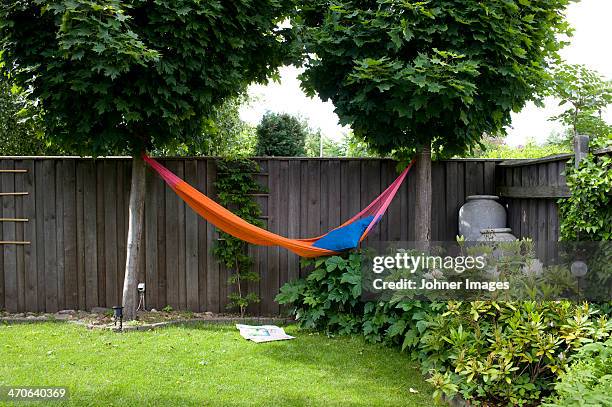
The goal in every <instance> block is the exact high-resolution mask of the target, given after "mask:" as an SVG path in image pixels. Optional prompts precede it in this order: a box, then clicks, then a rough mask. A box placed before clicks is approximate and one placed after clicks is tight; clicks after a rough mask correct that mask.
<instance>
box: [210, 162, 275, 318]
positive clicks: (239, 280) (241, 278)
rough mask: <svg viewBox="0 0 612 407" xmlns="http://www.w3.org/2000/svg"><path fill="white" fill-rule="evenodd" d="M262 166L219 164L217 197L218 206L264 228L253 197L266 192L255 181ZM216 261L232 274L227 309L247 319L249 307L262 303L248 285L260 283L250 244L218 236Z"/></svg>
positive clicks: (234, 163)
mask: <svg viewBox="0 0 612 407" xmlns="http://www.w3.org/2000/svg"><path fill="white" fill-rule="evenodd" d="M257 172H259V166H258V165H257V163H255V162H254V161H253V160H250V159H243V158H235V159H222V160H219V161H218V162H217V181H216V182H215V187H216V188H217V196H218V197H219V202H220V203H221V204H222V205H223V206H225V207H226V208H228V209H230V210H231V211H232V212H233V213H234V214H236V215H237V216H239V217H241V218H242V219H244V220H245V221H247V222H249V223H251V224H253V225H256V226H263V223H262V221H261V209H260V208H259V205H257V202H255V200H254V199H253V197H252V195H251V194H253V193H256V192H263V191H264V189H263V187H262V186H261V185H259V184H258V183H257V182H256V181H255V179H254V178H253V174H255V173H257ZM213 254H214V255H215V257H216V258H217V259H218V260H219V261H220V262H221V263H222V264H223V265H224V266H225V267H227V269H228V270H229V272H230V277H229V278H228V283H229V284H230V285H232V286H233V287H234V288H235V291H234V292H232V293H230V294H229V295H228V299H229V300H230V302H229V304H228V307H230V308H237V309H238V310H239V311H240V316H244V314H245V313H246V309H247V307H248V306H249V304H252V303H257V302H259V297H258V296H257V294H256V293H252V292H251V293H249V292H247V287H246V283H247V282H249V281H252V282H255V281H259V274H258V273H257V272H255V271H253V259H252V258H251V257H250V256H249V254H248V244H247V243H246V242H245V241H244V240H240V239H238V238H236V237H234V236H231V235H229V234H227V233H225V232H219V240H218V241H217V243H216V244H215V246H214V248H213Z"/></svg>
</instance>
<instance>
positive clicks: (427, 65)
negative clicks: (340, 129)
mask: <svg viewBox="0 0 612 407" xmlns="http://www.w3.org/2000/svg"><path fill="white" fill-rule="evenodd" d="M571 1H572V0H553V1H550V0H546V1H544V0H518V1H514V0H506V1H496V2H487V1H480V0H439V1H420V2H414V1H400V0H372V1H361V0H335V1H327V0H312V1H310V2H308V3H307V4H306V5H304V6H303V9H302V12H301V13H300V15H299V16H298V17H297V18H295V19H294V21H293V24H294V26H295V28H296V29H297V30H298V33H299V36H300V38H301V40H302V41H303V46H304V52H305V68H306V70H305V72H304V73H303V75H302V77H301V79H302V84H303V87H304V88H305V90H306V91H307V92H308V93H310V94H314V93H315V92H316V93H318V95H319V96H320V97H321V98H322V99H324V100H331V101H332V102H333V103H334V105H335V107H336V113H337V114H338V115H339V117H340V119H341V122H342V123H343V124H349V125H351V126H352V128H353V130H354V131H355V134H356V135H357V136H358V137H361V138H365V139H366V140H367V141H368V143H369V144H370V145H371V146H372V147H374V148H376V149H377V150H378V151H379V152H381V153H388V152H390V151H393V150H398V149H410V150H412V149H418V148H419V147H422V146H429V145H430V143H431V145H432V146H433V148H434V149H436V150H438V151H442V152H443V153H444V154H447V155H451V154H456V153H460V152H462V151H463V150H465V149H466V148H467V147H469V146H472V145H475V144H477V143H478V140H479V139H480V137H481V136H482V135H483V134H495V133H498V132H500V131H503V130H502V129H503V127H504V126H506V125H508V124H509V123H510V113H511V112H512V111H518V110H520V109H521V108H522V107H523V105H524V104H525V102H526V101H528V100H535V99H536V97H537V94H538V92H539V91H540V90H541V89H542V88H543V84H544V82H545V78H546V72H545V71H546V69H547V67H548V66H549V64H550V63H551V62H552V61H553V60H555V59H556V58H557V51H558V50H559V49H560V47H561V46H562V45H563V42H562V41H560V40H559V39H558V38H559V34H561V33H569V28H568V25H567V23H566V22H565V20H564V15H563V11H564V9H565V7H566V6H567V5H568V4H569V3H570V2H571Z"/></svg>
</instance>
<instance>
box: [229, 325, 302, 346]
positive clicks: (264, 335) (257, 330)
mask: <svg viewBox="0 0 612 407" xmlns="http://www.w3.org/2000/svg"><path fill="white" fill-rule="evenodd" d="M236 328H237V329H239V330H240V335H242V337H243V338H244V339H248V340H250V341H253V342H258V343H259V342H271V341H284V340H286V339H294V338H295V337H294V336H291V335H287V334H286V333H285V330H284V329H283V328H280V327H278V326H275V325H260V326H256V325H242V324H236Z"/></svg>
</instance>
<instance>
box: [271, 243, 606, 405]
mask: <svg viewBox="0 0 612 407" xmlns="http://www.w3.org/2000/svg"><path fill="white" fill-rule="evenodd" d="M366 255H367V253H365V252H363V251H361V252H354V253H350V254H348V255H347V256H345V257H342V256H331V257H326V258H319V259H316V260H306V261H305V262H304V265H305V266H307V267H310V268H311V270H312V271H311V272H310V274H309V275H308V276H307V277H306V278H304V279H300V280H298V281H295V282H291V283H287V284H286V285H285V286H283V287H282V288H281V292H280V294H279V295H278V296H277V298H276V300H277V301H278V302H280V303H281V304H289V305H291V306H292V308H291V309H290V311H291V312H292V314H293V315H295V316H296V318H297V320H298V321H299V323H300V324H301V325H302V326H303V327H305V328H310V329H317V330H323V331H326V332H327V333H328V334H336V333H338V334H356V333H357V334H362V335H364V336H365V338H366V339H367V340H369V341H373V342H383V343H386V344H388V345H391V346H397V347H400V348H401V349H402V350H406V351H408V352H410V353H411V355H412V356H413V357H414V358H415V359H417V360H419V361H420V363H421V366H422V368H423V371H424V373H425V372H427V373H429V374H430V375H431V377H430V379H429V381H430V382H431V383H432V384H433V385H434V387H436V394H437V395H438V396H440V395H441V394H443V393H444V394H446V395H448V396H453V395H454V394H455V393H460V394H461V395H462V396H463V397H464V398H466V399H468V400H470V401H471V402H473V403H478V402H480V401H483V400H487V401H490V402H494V403H497V404H512V405H532V404H537V403H538V402H539V401H540V400H542V399H543V398H545V397H547V396H549V395H550V394H551V393H552V392H553V390H554V388H553V387H554V383H555V382H556V380H557V378H558V376H559V375H560V374H561V373H563V372H564V370H565V369H566V368H567V364H568V360H570V358H571V357H572V355H574V354H576V352H577V351H578V349H580V348H581V347H582V346H583V345H584V344H585V343H589V342H592V341H597V340H602V339H605V338H608V337H609V336H610V331H611V330H612V324H611V323H610V322H609V321H608V319H607V316H600V315H599V314H600V312H599V310H596V309H594V308H593V307H592V306H590V305H589V304H582V305H579V304H574V303H571V302H568V301H542V302H535V301H522V302H519V301H514V302H495V301H472V302H457V301H448V302H424V301H414V300H410V299H406V298H402V297H398V296H396V297H393V298H392V299H390V300H385V301H362V300H361V292H362V287H361V264H362V262H363V261H364V258H365V256H366Z"/></svg>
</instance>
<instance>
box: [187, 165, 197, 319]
mask: <svg viewBox="0 0 612 407" xmlns="http://www.w3.org/2000/svg"><path fill="white" fill-rule="evenodd" d="M185 180H186V181H187V182H188V183H190V184H191V185H197V182H198V163H197V162H196V161H195V160H188V161H185ZM198 260H199V257H198V215H197V213H195V212H194V211H193V210H192V209H191V208H189V207H186V208H185V285H186V290H187V292H186V308H187V309H188V310H191V311H196V312H197V311H199V301H198V295H199V291H200V288H199V287H200V285H199V279H198V268H199V266H198Z"/></svg>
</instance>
